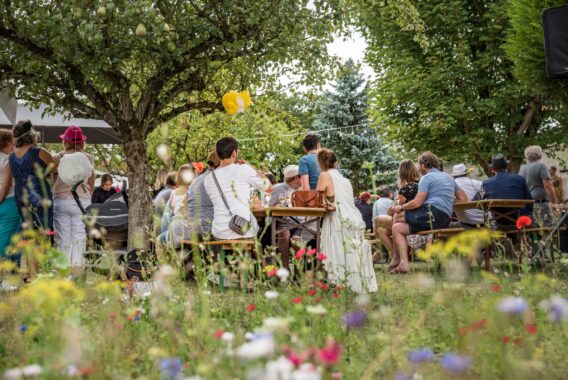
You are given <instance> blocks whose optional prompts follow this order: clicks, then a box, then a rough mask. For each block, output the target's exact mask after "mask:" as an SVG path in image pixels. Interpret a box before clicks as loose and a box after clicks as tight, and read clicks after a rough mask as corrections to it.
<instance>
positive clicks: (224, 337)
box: [221, 332, 235, 343]
mask: <svg viewBox="0 0 568 380" xmlns="http://www.w3.org/2000/svg"><path fill="white" fill-rule="evenodd" d="M233 339H235V334H233V333H232V332H224V333H223V334H222V335H221V340H222V341H224V342H227V343H230V342H232V341H233Z"/></svg>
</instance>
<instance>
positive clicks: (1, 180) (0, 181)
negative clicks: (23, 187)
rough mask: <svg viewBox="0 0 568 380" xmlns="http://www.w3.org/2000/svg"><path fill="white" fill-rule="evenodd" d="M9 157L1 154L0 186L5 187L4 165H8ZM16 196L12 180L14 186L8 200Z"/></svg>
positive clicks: (7, 196)
mask: <svg viewBox="0 0 568 380" xmlns="http://www.w3.org/2000/svg"><path fill="white" fill-rule="evenodd" d="M8 157H9V156H8V155H7V154H6V153H3V152H0V186H2V185H4V165H8ZM13 196H14V180H13V179H12V186H11V187H10V191H9V192H8V195H6V198H10V197H13Z"/></svg>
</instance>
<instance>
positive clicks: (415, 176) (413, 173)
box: [398, 160, 420, 187]
mask: <svg viewBox="0 0 568 380" xmlns="http://www.w3.org/2000/svg"><path fill="white" fill-rule="evenodd" d="M418 181H420V173H419V172H418V169H417V168H416V165H415V164H414V162H413V161H412V160H402V161H401V162H400V165H398V185H399V186H400V187H402V186H404V185H406V184H408V183H413V182H418Z"/></svg>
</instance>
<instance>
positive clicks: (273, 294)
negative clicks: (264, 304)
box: [264, 290, 278, 300]
mask: <svg viewBox="0 0 568 380" xmlns="http://www.w3.org/2000/svg"><path fill="white" fill-rule="evenodd" d="M264 296H265V297H266V298H267V299H269V300H273V299H275V298H278V292H277V291H275V290H267V291H266V292H264Z"/></svg>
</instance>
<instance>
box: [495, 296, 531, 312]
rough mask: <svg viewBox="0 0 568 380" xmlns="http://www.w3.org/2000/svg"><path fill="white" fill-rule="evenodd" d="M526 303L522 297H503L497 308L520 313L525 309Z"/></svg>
mask: <svg viewBox="0 0 568 380" xmlns="http://www.w3.org/2000/svg"><path fill="white" fill-rule="evenodd" d="M527 308H528V304H527V301H525V300H524V299H523V298H522V297H505V298H503V299H502V300H501V301H499V305H497V309H499V311H502V312H503V313H506V314H511V315H521V314H524V313H525V311H527Z"/></svg>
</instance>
